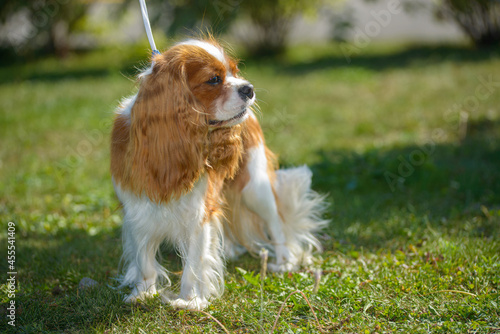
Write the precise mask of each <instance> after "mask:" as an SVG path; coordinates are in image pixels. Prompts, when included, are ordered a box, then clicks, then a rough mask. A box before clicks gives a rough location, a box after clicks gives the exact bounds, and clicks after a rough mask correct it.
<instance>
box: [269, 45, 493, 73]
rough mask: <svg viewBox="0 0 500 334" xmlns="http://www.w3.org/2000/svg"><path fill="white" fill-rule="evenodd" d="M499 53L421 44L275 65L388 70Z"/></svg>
mask: <svg viewBox="0 0 500 334" xmlns="http://www.w3.org/2000/svg"><path fill="white" fill-rule="evenodd" d="M498 57H500V48H499V47H494V48H493V47H492V48H487V49H473V48H467V47H460V46H419V47H409V48H407V49H404V50H401V51H399V52H393V53H390V54H387V52H384V53H381V54H368V53H365V52H363V50H361V52H360V53H359V54H356V53H354V54H352V55H351V56H350V57H347V58H346V57H345V55H344V53H343V52H342V51H340V52H339V53H338V54H336V55H334V56H332V55H328V56H323V57H319V58H317V59H314V60H312V61H308V62H305V63H293V64H289V63H286V62H285V63H283V62H276V64H275V65H276V67H277V68H278V69H279V70H280V71H281V72H283V73H286V74H290V75H302V74H307V73H310V72H315V71H322V70H325V69H331V68H339V67H347V68H348V67H358V68H365V69H368V70H372V71H385V70H390V69H397V68H405V67H424V66H430V65H435V64H439V63H443V62H452V63H454V64H460V63H474V62H483V61H485V60H488V59H492V58H498Z"/></svg>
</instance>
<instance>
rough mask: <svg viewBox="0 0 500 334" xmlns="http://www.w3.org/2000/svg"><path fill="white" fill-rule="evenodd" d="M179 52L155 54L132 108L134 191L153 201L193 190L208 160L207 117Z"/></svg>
mask: <svg viewBox="0 0 500 334" xmlns="http://www.w3.org/2000/svg"><path fill="white" fill-rule="evenodd" d="M175 58H176V57H175V55H173V56H170V57H169V55H168V54H163V55H159V56H157V57H155V64H154V66H153V69H152V73H151V74H149V75H145V76H144V77H143V78H142V79H141V84H140V88H139V93H138V95H137V99H136V101H135V103H134V106H133V107H132V111H131V127H130V139H131V141H130V146H129V151H128V154H129V159H128V161H131V166H130V178H129V180H130V182H131V187H132V191H134V192H135V193H139V194H145V195H147V196H148V197H149V198H150V199H151V200H153V201H155V202H168V201H169V200H170V199H172V198H176V199H178V198H179V197H180V196H181V195H183V194H184V193H187V192H189V191H190V190H191V189H192V188H193V186H194V184H195V182H196V181H197V180H198V178H199V177H200V176H201V174H202V172H203V169H204V165H205V161H206V157H205V155H206V153H205V151H206V148H205V146H206V138H207V135H208V125H207V124H208V123H207V119H206V118H207V115H206V113H204V110H203V109H202V106H201V105H199V103H197V101H196V98H195V97H194V96H193V95H192V93H191V91H190V89H189V86H188V84H187V81H186V76H185V69H184V64H183V63H182V61H181V60H180V59H175Z"/></svg>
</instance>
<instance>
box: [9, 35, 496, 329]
mask: <svg viewBox="0 0 500 334" xmlns="http://www.w3.org/2000/svg"><path fill="white" fill-rule="evenodd" d="M146 49H147V47H146V46H145V45H142V46H137V47H134V48H130V47H123V48H121V49H109V50H102V51H96V52H92V53H88V54H82V55H73V56H71V57H70V58H69V59H66V60H57V59H52V58H50V59H44V60H39V61H36V62H31V63H28V64H21V63H19V64H14V65H8V64H5V63H4V64H2V65H1V67H0V226H1V230H2V232H1V234H0V235H1V237H0V240H1V245H2V246H1V249H2V252H5V255H2V257H3V258H4V259H5V258H6V252H7V250H6V248H7V244H8V243H7V231H8V222H10V221H11V222H14V223H15V226H16V227H15V228H16V232H15V238H16V239H15V246H16V261H15V270H16V271H17V289H16V293H15V299H14V300H15V302H16V308H17V309H16V327H15V328H12V327H11V326H8V325H7V323H6V321H5V319H7V318H6V315H7V314H8V310H7V306H8V302H9V298H8V295H7V293H6V292H7V289H8V286H7V284H6V282H7V281H6V278H7V277H6V273H7V272H8V271H10V270H9V268H8V263H7V262H5V260H4V261H2V262H1V264H0V265H1V267H0V269H1V270H0V271H1V273H2V274H1V277H2V281H1V282H0V283H2V285H1V287H2V291H3V292H2V294H0V303H1V304H2V306H1V308H0V313H1V314H2V322H1V323H0V331H1V332H4V331H5V330H7V331H10V332H29V333H40V332H67V333H75V332H77V333H87V332H98V333H101V332H106V333H111V332H116V333H122V332H132V333H144V332H146V333H147V332H161V331H163V332H169V333H170V332H180V333H205V332H213V331H219V332H222V327H220V326H219V325H218V324H217V323H216V322H214V321H213V320H212V319H211V318H209V316H207V315H206V314H202V313H196V312H187V311H181V312H178V311H174V310H172V309H171V308H170V307H169V306H167V305H163V304H161V302H160V301H159V300H150V301H148V302H146V303H143V304H140V305H133V306H131V305H126V304H123V303H122V302H121V299H122V293H123V292H120V291H117V290H114V289H112V287H113V286H116V285H117V283H116V280H115V279H114V278H115V277H116V275H117V268H118V262H119V258H120V255H121V237H120V226H121V212H120V210H119V208H118V201H117V199H116V198H115V196H114V193H113V189H112V185H111V180H110V174H109V149H108V148H109V133H110V124H111V120H112V118H113V109H114V106H115V105H117V103H118V101H119V100H120V99H121V97H123V96H126V95H128V94H130V93H131V92H132V91H133V88H134V81H133V74H134V73H136V70H135V67H137V66H141V62H143V61H144V60H145V59H147V57H148V53H147V51H146ZM240 67H241V69H242V70H243V72H244V73H245V75H246V77H247V78H248V79H250V80H251V81H252V83H253V84H254V86H255V87H256V89H257V95H258V98H259V100H260V102H259V104H260V106H261V109H262V117H261V121H262V124H263V128H264V131H265V134H266V137H267V141H268V145H269V146H270V147H271V148H272V149H273V150H274V151H275V152H277V153H279V155H280V162H281V164H282V165H284V166H288V165H300V164H304V163H306V164H309V165H310V166H311V168H312V169H313V171H314V188H315V189H316V190H318V191H320V192H324V193H328V194H329V197H328V200H329V202H330V203H331V207H330V209H329V212H328V216H329V218H331V219H332V223H331V224H330V226H329V228H328V230H326V231H325V232H324V234H323V235H321V239H322V242H323V244H324V247H325V251H324V252H323V253H322V254H320V255H318V256H317V263H316V268H321V269H322V270H323V276H322V278H321V284H320V286H319V290H318V291H317V292H313V285H314V275H313V271H312V270H310V269H305V270H303V271H301V272H298V273H293V274H279V275H276V274H271V275H268V276H267V277H266V278H265V280H264V281H261V280H260V277H259V276H258V272H259V270H260V269H259V268H260V264H259V260H258V259H254V258H252V257H250V256H244V257H242V259H241V260H240V261H237V262H229V263H228V264H227V275H226V291H225V293H224V295H223V297H222V298H221V299H219V300H217V301H214V302H213V304H212V305H211V306H210V307H209V308H208V309H207V310H206V311H207V312H208V313H210V314H211V315H212V316H213V317H215V318H216V319H217V320H218V321H220V322H221V323H222V325H223V326H225V327H226V328H227V329H228V331H229V332H231V333H245V332H249V333H264V332H269V331H270V330H271V329H272V327H273V322H274V321H275V319H276V317H277V314H278V310H279V308H280V307H281V306H282V304H283V302H284V300H285V298H286V297H287V295H288V294H289V293H291V292H293V291H295V290H302V291H303V292H304V293H305V294H306V296H307V297H308V299H309V300H310V302H311V304H312V306H313V308H314V310H315V312H316V315H317V317H318V319H319V322H320V324H321V327H319V326H318V325H317V324H316V322H315V320H314V317H313V315H312V313H311V311H310V309H309V307H308V306H307V303H306V302H305V300H304V299H303V298H302V297H301V296H300V295H299V294H295V295H293V296H292V297H291V298H290V299H288V301H287V302H286V307H285V308H284V309H283V311H282V313H281V316H280V318H279V320H278V325H277V330H276V332H280V333H291V332H293V333H311V332H320V331H324V332H340V333H374V332H377V333H383V332H405V333H410V332H411V333H428V332H433V333H466V332H469V333H493V332H497V331H500V314H499V313H500V310H499V303H500V298H499V287H500V255H499V254H500V242H499V237H500V173H499V169H500V49H493V50H483V51H477V50H471V49H468V48H466V47H462V46H447V47H432V46H426V47H407V46H405V45H385V46H376V45H375V46H370V47H368V48H366V49H364V50H363V52H362V54H360V55H358V56H356V57H354V58H353V59H352V62H351V63H350V64H348V63H347V62H346V60H345V58H344V57H343V55H342V52H341V51H340V48H339V46H338V45H327V46H321V47H319V46H315V47H310V46H302V47H295V48H294V49H292V50H291V51H290V52H289V53H288V54H287V55H286V56H284V57H283V58H281V59H278V60H260V61H257V60H247V61H246V62H244V63H243V64H242V65H241V66H240ZM488 82H489V83H488ZM164 262H165V265H166V267H167V268H168V269H170V270H171V271H172V272H177V271H179V270H180V268H181V266H180V261H179V259H177V257H176V256H175V254H174V253H172V252H171V251H169V250H168V249H166V250H165V258H164ZM3 277H5V279H4V278H3ZM83 277H90V278H92V279H94V280H96V281H98V282H99V283H100V285H99V287H97V288H96V289H93V290H87V291H79V290H78V283H79V281H80V280H81V279H82V278H83ZM172 277H173V278H174V281H178V273H177V274H172Z"/></svg>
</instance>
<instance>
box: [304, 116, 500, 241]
mask: <svg viewBox="0 0 500 334" xmlns="http://www.w3.org/2000/svg"><path fill="white" fill-rule="evenodd" d="M319 156H320V158H321V160H320V162H318V163H317V164H315V165H313V166H311V167H312V169H313V173H314V181H315V182H314V183H315V184H314V188H315V189H317V190H318V191H320V192H326V193H330V198H331V199H332V201H333V203H334V204H333V208H332V210H331V218H332V224H331V226H330V231H329V233H330V234H331V235H332V237H333V239H334V240H336V241H340V242H343V243H348V244H351V245H352V247H354V248H358V247H363V248H368V249H371V250H376V249H378V248H388V249H391V248H397V247H399V246H400V244H401V243H405V242H408V240H410V241H412V242H415V243H418V242H419V241H421V240H420V239H421V238H423V237H424V234H425V233H424V232H423V231H424V230H425V229H428V228H431V229H434V230H438V231H440V232H445V233H458V234H464V235H467V236H470V237H488V238H492V237H495V238H497V237H499V235H500V230H499V228H498V221H499V219H498V217H499V216H500V173H498V166H500V122H499V121H489V120H481V121H477V122H472V123H470V124H469V126H468V131H467V136H466V138H465V139H464V140H463V141H462V142H460V143H457V144H435V143H433V142H432V141H430V142H429V143H428V144H426V145H422V146H405V147H400V148H394V149H390V150H384V149H380V150H370V151H367V152H365V153H363V154H356V153H352V152H345V151H327V152H325V151H322V152H319Z"/></svg>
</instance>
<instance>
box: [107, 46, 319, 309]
mask: <svg viewBox="0 0 500 334" xmlns="http://www.w3.org/2000/svg"><path fill="white" fill-rule="evenodd" d="M254 103H255V91H254V87H253V86H252V85H251V84H250V83H249V82H248V81H247V80H245V79H243V78H242V77H241V76H240V75H239V70H238V67H237V64H236V62H235V60H234V59H232V58H231V57H229V56H228V55H227V54H226V53H225V52H224V50H223V49H222V48H221V46H220V45H219V44H218V43H217V42H216V41H215V40H213V39H207V40H188V41H185V42H182V43H179V44H176V45H174V46H173V47H171V48H170V49H169V50H167V51H165V52H163V53H162V54H157V55H155V56H154V57H153V62H152V65H151V66H150V67H149V68H148V69H147V70H145V71H144V72H143V73H141V74H140V75H139V90H138V92H137V94H136V95H134V96H132V97H130V98H128V99H125V100H124V101H123V102H122V103H121V105H120V106H119V108H118V110H117V113H116V117H115V120H114V125H113V131H112V140H111V174H112V178H113V184H114V188H115V191H116V194H117V196H118V198H119V200H120V202H121V203H122V206H123V211H124V221H123V257H122V261H123V264H124V268H123V270H124V272H123V276H122V278H121V286H122V287H124V286H129V287H131V288H132V291H131V293H130V294H129V295H128V296H127V297H126V298H125V301H127V302H134V301H136V300H140V299H143V298H147V297H149V296H153V295H156V294H157V293H160V294H161V296H162V298H163V300H164V301H166V302H168V303H170V304H171V305H172V306H173V307H175V308H184V309H186V308H187V309H198V310H199V309H203V308H204V307H206V306H207V305H208V303H209V302H210V300H211V298H214V297H218V296H220V295H221V294H222V291H223V288H224V258H236V257H237V256H238V255H240V254H242V253H243V252H245V251H249V252H250V253H252V254H256V253H258V252H259V251H260V250H261V249H262V248H265V249H268V251H269V252H270V255H272V256H273V257H274V258H275V259H276V262H275V263H270V264H269V265H268V267H269V269H270V270H272V271H279V272H283V271H293V270H297V269H298V268H299V267H300V266H301V265H307V264H310V263H311V260H312V251H313V250H314V249H317V250H320V249H321V245H320V243H319V241H318V239H317V238H316V237H315V236H314V234H315V233H316V232H318V231H319V230H321V229H322V228H323V227H324V226H325V225H326V224H327V221H326V220H323V219H322V214H323V210H324V208H325V202H324V197H322V196H319V195H318V194H317V193H315V192H314V191H312V190H311V188H310V186H311V176H312V173H311V171H310V170H309V169H308V168H307V167H306V166H303V167H299V168H291V169H281V170H278V169H277V163H276V158H275V156H274V154H273V153H272V152H271V151H270V150H269V149H268V148H267V147H266V145H265V142H264V136H263V133H262V129H261V127H260V125H259V122H258V120H257V118H256V116H255V114H254V112H253V110H252V105H253V104H254ZM163 242H167V243H170V244H172V245H173V246H174V247H175V249H176V250H177V251H178V253H179V255H180V256H181V258H182V264H183V272H182V277H181V282H180V293H179V294H178V295H175V296H173V294H172V293H169V292H168V291H167V290H165V291H163V290H161V289H160V288H163V287H166V286H169V285H170V280H169V278H168V275H167V270H166V269H165V268H164V267H162V265H161V264H160V263H159V257H158V256H159V247H160V245H161V244H162V243H163Z"/></svg>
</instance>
